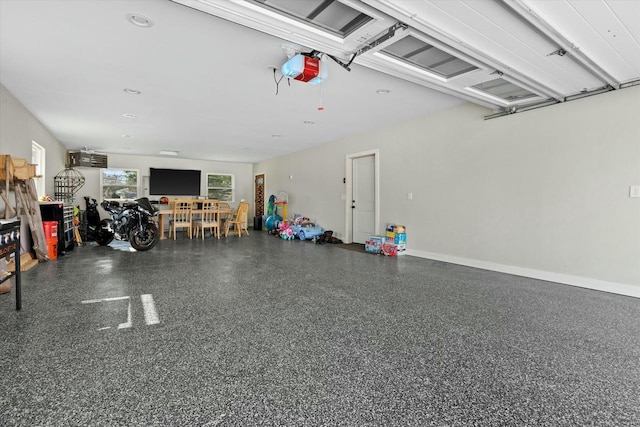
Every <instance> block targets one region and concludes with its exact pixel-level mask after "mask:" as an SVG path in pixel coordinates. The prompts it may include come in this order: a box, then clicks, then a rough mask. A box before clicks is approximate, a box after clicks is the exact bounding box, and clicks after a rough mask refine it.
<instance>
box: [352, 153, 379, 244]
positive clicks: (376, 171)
mask: <svg viewBox="0 0 640 427" xmlns="http://www.w3.org/2000/svg"><path fill="white" fill-rule="evenodd" d="M367 156H373V163H374V175H375V176H374V177H373V180H374V182H373V185H374V194H375V197H376V202H375V218H374V234H376V235H378V234H380V224H379V223H380V150H378V149H377V148H376V149H373V150H367V151H360V152H358V153H351V154H347V155H345V184H344V185H345V195H346V198H345V204H344V206H345V207H344V209H345V222H344V239H343V240H344V241H345V243H351V242H352V239H353V236H352V233H351V229H352V228H353V216H352V214H351V211H352V209H351V206H352V205H351V202H350V201H349V200H353V188H352V184H353V159H357V158H360V157H367Z"/></svg>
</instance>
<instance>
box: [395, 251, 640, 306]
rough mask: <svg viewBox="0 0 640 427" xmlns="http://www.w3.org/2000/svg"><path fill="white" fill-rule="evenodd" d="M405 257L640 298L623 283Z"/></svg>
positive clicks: (452, 259) (421, 254)
mask: <svg viewBox="0 0 640 427" xmlns="http://www.w3.org/2000/svg"><path fill="white" fill-rule="evenodd" d="M407 255H412V256H415V257H419V258H427V259H432V260H436V261H443V262H449V263H452V264H459V265H464V266H467V267H474V268H480V269H483V270H490V271H497V272H500V273H507V274H513V275H514V276H522V277H529V278H532V279H539V280H545V281H548V282H555V283H560V284H564V285H571V286H578V287H580V288H587V289H593V290H596V291H603V292H610V293H613V294H619V295H625V296H628V297H634V298H640V286H635V285H629V284H624V283H615V282H608V281H605V280H599V279H592V278H589V277H581V276H572V275H570V274H563V273H554V272H551V271H544V270H534V269H531V268H523V267H516V266H512V265H504V264H497V263H493V262H487V261H480V260H475V259H468V258H460V257H456V256H451V255H443V254H437V253H433V252H425V251H417V250H412V249H407Z"/></svg>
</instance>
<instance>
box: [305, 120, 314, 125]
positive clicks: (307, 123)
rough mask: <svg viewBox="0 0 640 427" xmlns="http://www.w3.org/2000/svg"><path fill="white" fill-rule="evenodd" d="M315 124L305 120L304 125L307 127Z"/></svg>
mask: <svg viewBox="0 0 640 427" xmlns="http://www.w3.org/2000/svg"><path fill="white" fill-rule="evenodd" d="M315 123H316V122H312V121H311V120H305V121H304V124H305V125H313V124H315Z"/></svg>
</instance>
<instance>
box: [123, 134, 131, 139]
mask: <svg viewBox="0 0 640 427" xmlns="http://www.w3.org/2000/svg"><path fill="white" fill-rule="evenodd" d="M122 137H123V138H131V135H127V134H124V135H122Z"/></svg>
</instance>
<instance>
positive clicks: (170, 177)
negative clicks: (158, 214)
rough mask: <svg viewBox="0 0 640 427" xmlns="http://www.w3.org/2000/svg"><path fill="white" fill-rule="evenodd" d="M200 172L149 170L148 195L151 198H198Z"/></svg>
mask: <svg viewBox="0 0 640 427" xmlns="http://www.w3.org/2000/svg"><path fill="white" fill-rule="evenodd" d="M200 175H201V173H200V171H198V170H188V169H156V168H150V169H149V194H150V195H153V196H199V195H200Z"/></svg>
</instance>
